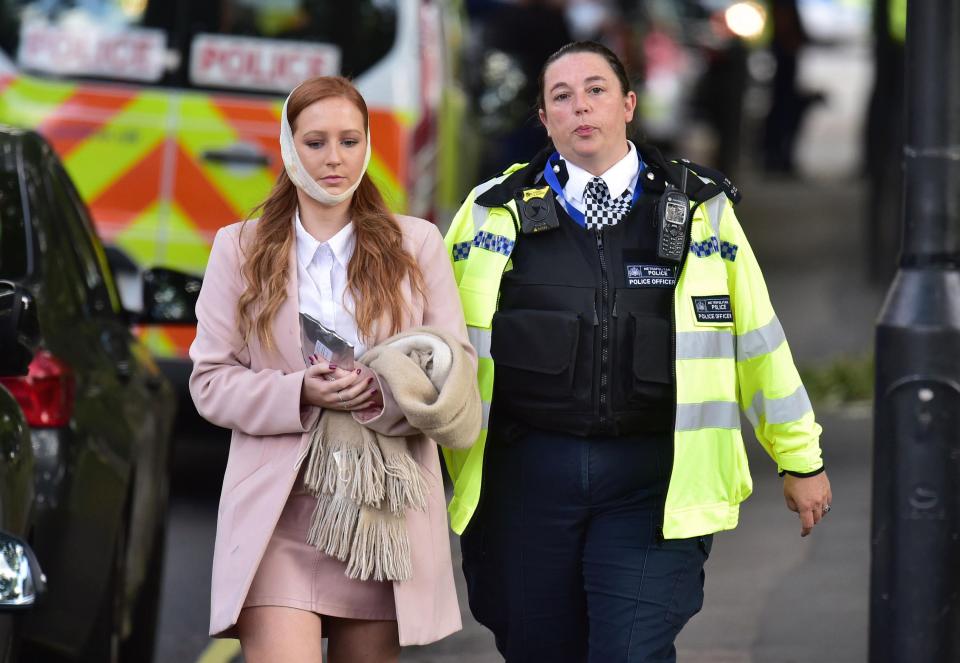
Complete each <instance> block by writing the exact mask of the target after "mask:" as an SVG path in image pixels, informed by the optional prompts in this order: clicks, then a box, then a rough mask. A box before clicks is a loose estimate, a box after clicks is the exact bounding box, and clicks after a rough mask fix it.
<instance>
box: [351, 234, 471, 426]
mask: <svg viewBox="0 0 960 663" xmlns="http://www.w3.org/2000/svg"><path fill="white" fill-rule="evenodd" d="M425 235H426V236H425V237H424V240H423V242H422V243H421V245H420V248H419V250H418V252H417V255H416V259H417V264H418V265H419V266H420V270H421V271H422V273H423V289H424V308H423V325H424V326H426V327H436V328H438V329H442V330H444V331H446V332H448V333H449V334H451V335H452V336H453V337H454V338H456V339H457V340H458V341H459V342H460V345H461V346H463V349H464V350H465V351H466V352H467V354H468V355H469V356H470V357H471V359H472V360H473V362H474V365H476V361H477V353H476V351H475V350H474V349H473V346H472V345H471V344H470V341H469V339H468V338H467V328H466V325H465V324H464V322H463V309H462V308H461V307H460V296H459V294H458V293H457V284H456V281H455V280H454V275H453V268H452V267H451V265H450V259H449V258H448V257H447V250H446V248H445V247H444V244H443V238H442V237H441V236H440V231H439V230H438V229H437V227H436V226H433V225H431V226H430V228H429V229H428V230H427V232H426V233H425ZM379 382H380V388H381V390H382V394H383V411H382V412H381V413H380V414H379V415H378V416H376V417H374V418H372V419H368V420H364V419H362V418H361V417H360V416H355V418H356V419H357V420H358V421H360V422H361V423H363V424H364V425H365V426H367V427H368V428H370V429H371V430H375V431H376V432H378V433H382V434H384V435H412V434H415V433H416V432H417V430H416V429H414V428H413V427H412V426H411V425H410V424H408V423H407V421H406V419H405V418H404V416H403V413H402V412H401V411H400V408H399V406H398V405H397V402H396V400H395V399H394V398H393V394H392V393H391V392H390V387H389V385H387V383H386V381H384V380H379Z"/></svg>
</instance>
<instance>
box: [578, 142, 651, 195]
mask: <svg viewBox="0 0 960 663" xmlns="http://www.w3.org/2000/svg"><path fill="white" fill-rule="evenodd" d="M627 145H628V146H629V148H630V149H629V151H628V152H627V156H625V157H623V158H622V159H620V161H618V162H617V163H615V164H613V165H612V166H610V168H609V169H608V170H607V171H606V172H605V173H603V174H602V175H601V176H600V178H601V179H602V180H603V181H604V182H605V183H606V185H607V188H608V189H609V190H610V195H611V197H613V198H619V197H620V196H622V195H623V192H624V191H628V192H630V194H631V195H633V192H634V189H635V188H636V186H637V178H639V177H640V159H639V157H638V156H637V148H636V147H634V145H633V143H632V142H630V141H629V140H628V141H627ZM564 163H566V165H567V175H568V179H567V184H566V185H565V186H564V187H563V197H564V198H566V199H567V200H566V202H567V204H568V205H573V206H574V207H575V208H577V209H578V210H579V211H580V212H583V211H584V210H585V209H586V205H585V204H584V202H583V196H584V194H585V191H586V188H587V184H588V183H589V182H590V180H592V179H593V178H594V175H593V174H591V173H588V172H587V171H585V170H584V169H583V168H581V167H580V166H577V165H575V164H573V163H571V162H570V161H567V160H564ZM568 209H569V208H568Z"/></svg>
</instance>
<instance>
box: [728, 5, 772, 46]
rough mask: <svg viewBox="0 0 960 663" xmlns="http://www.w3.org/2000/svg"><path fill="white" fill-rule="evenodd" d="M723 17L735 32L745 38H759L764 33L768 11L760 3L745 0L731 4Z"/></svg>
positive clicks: (731, 30)
mask: <svg viewBox="0 0 960 663" xmlns="http://www.w3.org/2000/svg"><path fill="white" fill-rule="evenodd" d="M723 18H724V20H725V21H726V22H727V27H728V28H729V29H730V32H732V33H733V34H735V35H737V36H738V37H742V38H744V39H757V38H759V37H760V35H761V34H763V26H764V24H765V23H766V22H767V12H766V10H765V9H764V8H763V7H762V6H761V5H760V4H759V3H757V2H753V1H752V0H745V1H744V2H737V3H736V4H733V5H730V6H729V7H728V8H727V11H725V12H724V14H723Z"/></svg>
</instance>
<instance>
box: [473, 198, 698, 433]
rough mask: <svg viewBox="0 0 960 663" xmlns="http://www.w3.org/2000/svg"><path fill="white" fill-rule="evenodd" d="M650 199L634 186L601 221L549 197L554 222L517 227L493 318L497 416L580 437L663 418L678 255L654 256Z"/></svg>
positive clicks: (670, 378)
mask: <svg viewBox="0 0 960 663" xmlns="http://www.w3.org/2000/svg"><path fill="white" fill-rule="evenodd" d="M657 200H658V195H657V194H653V193H646V192H645V193H642V194H641V196H640V197H639V198H638V199H637V202H636V204H635V205H634V207H633V209H632V210H631V211H630V213H629V214H628V215H627V216H626V217H625V218H624V219H622V220H621V221H620V222H619V223H618V224H617V225H616V226H613V227H607V228H604V229H603V230H602V231H600V232H597V231H591V230H586V229H584V228H582V227H580V226H579V225H577V224H576V222H574V221H573V220H572V219H571V218H570V216H569V215H568V214H567V213H566V211H565V210H564V209H563V207H562V205H560V203H559V202H555V203H554V204H555V205H556V207H557V215H558V217H559V219H560V227H559V228H557V229H555V230H550V231H547V232H542V233H538V234H533V235H523V234H518V236H517V242H516V246H515V247H514V250H513V253H512V255H511V260H512V263H513V269H512V270H510V271H508V272H505V273H504V275H503V280H502V282H501V285H500V299H499V303H498V306H497V312H496V313H495V314H494V318H493V336H492V340H491V354H492V356H493V359H494V362H495V367H496V368H495V375H494V395H493V412H494V413H495V414H494V416H495V417H497V418H501V417H502V418H503V419H509V420H514V421H516V422H518V423H521V424H525V425H529V426H533V427H535V428H541V429H546V430H556V431H561V432H566V433H572V434H575V435H584V436H587V435H628V434H632V433H643V432H667V431H669V430H671V429H672V427H673V417H674V402H675V392H674V382H675V377H674V375H673V323H672V320H673V291H674V284H675V279H676V277H677V276H678V271H679V266H675V265H671V264H670V263H668V262H664V261H662V260H660V259H658V258H657V256H656V245H655V242H656V235H657V233H656V227H655V226H654V213H655V211H656V205H657ZM598 237H599V241H598ZM601 245H602V247H601ZM671 275H672V279H671ZM671 280H672V282H671Z"/></svg>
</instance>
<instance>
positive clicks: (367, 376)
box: [300, 356, 383, 412]
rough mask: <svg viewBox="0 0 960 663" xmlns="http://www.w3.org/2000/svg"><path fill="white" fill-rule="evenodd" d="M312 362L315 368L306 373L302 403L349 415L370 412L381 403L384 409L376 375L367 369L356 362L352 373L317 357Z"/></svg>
mask: <svg viewBox="0 0 960 663" xmlns="http://www.w3.org/2000/svg"><path fill="white" fill-rule="evenodd" d="M310 360H311V366H309V367H308V368H307V370H306V371H305V372H304V374H303V387H302V388H301V390H300V401H301V402H302V403H305V404H308V405H315V406H317V407H322V408H325V409H328V410H344V411H347V412H358V411H361V410H364V411H366V410H369V409H370V408H373V407H375V406H377V404H379V405H380V407H382V403H383V400H382V396H381V395H380V394H379V392H378V389H377V383H376V382H375V380H374V378H375V377H376V376H375V374H374V373H373V371H371V370H370V369H369V368H367V367H366V366H363V365H362V364H359V363H356V365H355V367H354V369H353V370H350V371H348V370H345V369H343V368H340V367H338V366H334V365H331V364H328V363H327V362H326V361H324V360H323V359H318V358H317V357H316V356H313V357H311V358H310Z"/></svg>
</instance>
